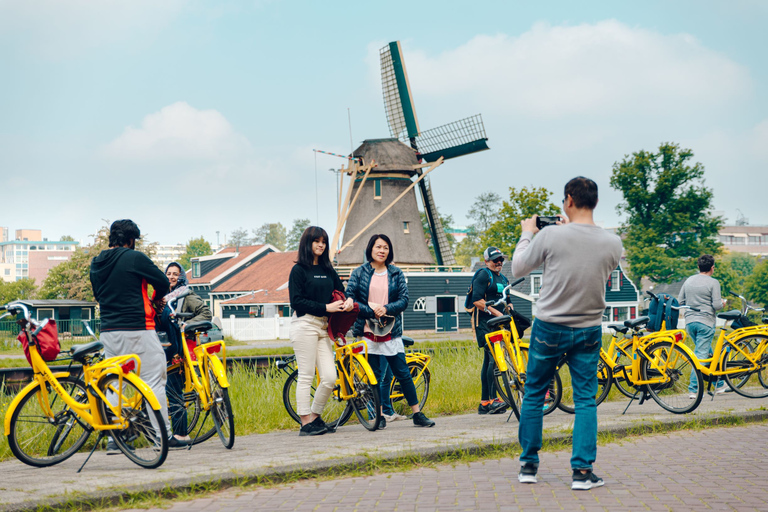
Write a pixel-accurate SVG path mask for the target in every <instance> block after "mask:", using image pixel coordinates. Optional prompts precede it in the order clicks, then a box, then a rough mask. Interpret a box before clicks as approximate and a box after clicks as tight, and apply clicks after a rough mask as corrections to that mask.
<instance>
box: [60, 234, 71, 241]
mask: <svg viewBox="0 0 768 512" xmlns="http://www.w3.org/2000/svg"><path fill="white" fill-rule="evenodd" d="M74 241H75V239H74V238H72V237H71V236H69V235H64V236H62V237H61V239H60V240H59V242H74Z"/></svg>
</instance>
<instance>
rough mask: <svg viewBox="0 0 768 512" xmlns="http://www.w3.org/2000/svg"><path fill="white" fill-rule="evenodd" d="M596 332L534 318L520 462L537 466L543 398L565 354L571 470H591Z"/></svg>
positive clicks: (598, 341)
mask: <svg viewBox="0 0 768 512" xmlns="http://www.w3.org/2000/svg"><path fill="white" fill-rule="evenodd" d="M601 346H602V328H601V327H600V326H599V325H598V326H595V327H585V328H574V327H566V326H563V325H559V324H553V323H549V322H543V321H541V320H539V319H536V320H534V322H533V328H532V330H531V344H530V348H529V350H528V368H527V379H526V381H525V396H524V398H523V404H522V411H521V412H520V426H519V429H518V439H519V440H520V445H521V446H522V448H523V453H522V454H521V455H520V462H521V463H522V464H525V463H526V462H531V463H533V464H535V465H537V466H538V464H539V450H541V443H542V426H543V418H544V411H543V407H544V398H545V396H546V394H547V391H548V390H549V384H550V382H551V381H552V378H553V377H554V375H555V371H556V369H557V363H558V362H559V361H560V358H561V357H562V356H563V355H565V356H566V361H567V362H568V367H569V368H570V371H571V385H572V387H573V401H574V405H575V408H576V419H575V421H574V425H573V452H572V455H571V468H572V469H589V470H591V469H592V463H593V462H594V461H595V457H596V456H597V405H595V395H596V394H597V362H598V360H599V359H600V347H601Z"/></svg>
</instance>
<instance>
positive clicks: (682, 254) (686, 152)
mask: <svg viewBox="0 0 768 512" xmlns="http://www.w3.org/2000/svg"><path fill="white" fill-rule="evenodd" d="M692 158H693V152H692V151H691V150H690V149H680V147H679V146H678V145H677V144H673V143H664V144H662V145H661V146H660V147H659V151H658V152H657V153H651V152H648V151H644V150H643V151H639V152H637V153H633V154H632V156H629V155H627V156H625V157H624V160H622V161H621V162H616V163H614V164H613V173H612V175H611V187H613V188H614V189H616V190H618V191H619V192H621V193H622V195H623V197H624V199H623V201H622V202H621V203H619V205H618V206H617V207H616V210H617V211H618V212H619V213H623V214H626V215H627V222H626V223H625V224H624V225H622V227H621V233H622V234H623V235H624V248H625V250H626V254H627V260H628V261H629V263H630V267H629V275H630V278H631V279H632V281H634V283H635V284H636V285H638V286H639V284H640V280H641V279H642V278H643V277H644V276H647V277H649V278H650V279H651V280H652V281H655V282H657V283H669V282H672V281H677V280H679V279H682V278H684V277H686V275H688V272H689V267H690V266H691V263H690V259H696V258H698V257H699V256H701V255H702V254H713V255H716V254H718V252H719V251H720V247H721V244H720V242H718V241H717V232H718V230H719V229H720V227H721V225H722V219H721V218H720V217H715V216H713V215H712V214H711V213H710V212H711V210H712V197H713V195H712V190H710V189H708V188H706V187H705V186H704V166H703V165H702V164H701V163H698V162H697V163H695V164H692V165H691V164H690V163H689V161H690V160H691V159H692Z"/></svg>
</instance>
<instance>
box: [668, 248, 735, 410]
mask: <svg viewBox="0 0 768 512" xmlns="http://www.w3.org/2000/svg"><path fill="white" fill-rule="evenodd" d="M697 263H698V265H699V273H698V274H696V275H693V276H691V277H689V278H688V279H686V280H685V283H683V287H682V288H681V289H680V296H679V297H678V302H680V304H684V305H686V306H690V307H692V308H696V309H698V311H693V310H691V309H686V310H685V330H686V331H688V336H690V337H691V339H692V340H693V341H694V343H695V344H696V349H695V350H694V353H695V354H696V357H697V358H698V359H699V360H701V359H708V358H710V357H712V340H713V339H714V338H715V323H716V317H715V314H716V312H717V311H718V310H720V309H722V308H723V306H724V305H725V300H724V299H723V298H722V295H721V294H720V283H719V282H718V281H717V279H715V278H714V277H712V274H714V273H715V258H714V257H713V256H711V255H710V254H704V255H703V256H701V257H699V260H698V262H697ZM697 391H698V387H697V380H696V378H695V376H693V377H692V378H691V382H690V384H688V393H689V395H688V396H689V397H690V398H696V395H697ZM715 392H716V393H717V394H720V393H725V382H723V381H719V382H718V383H717V389H716V390H715Z"/></svg>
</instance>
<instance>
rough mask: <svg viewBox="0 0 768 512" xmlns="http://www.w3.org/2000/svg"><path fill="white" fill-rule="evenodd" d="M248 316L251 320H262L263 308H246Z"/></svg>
mask: <svg viewBox="0 0 768 512" xmlns="http://www.w3.org/2000/svg"><path fill="white" fill-rule="evenodd" d="M248 316H249V317H251V318H262V317H263V316H264V307H263V306H251V307H250V308H248Z"/></svg>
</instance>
